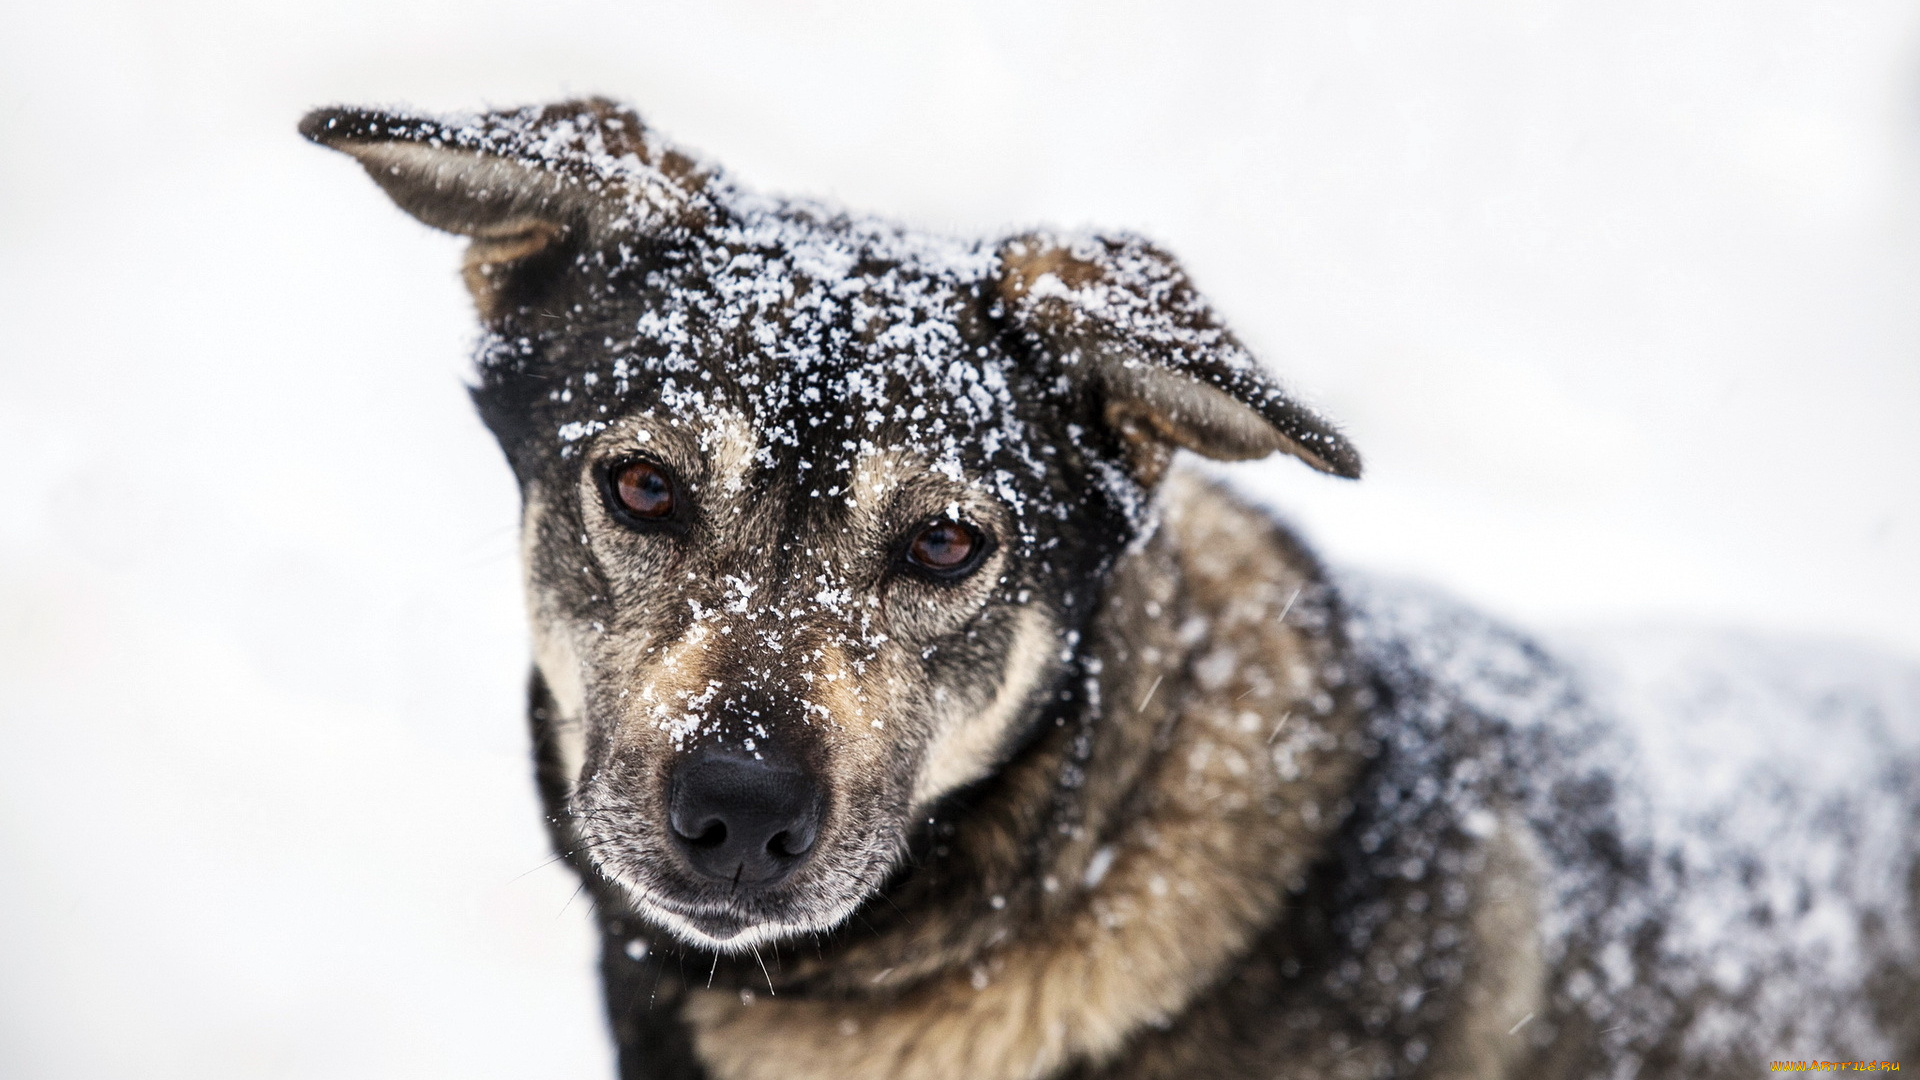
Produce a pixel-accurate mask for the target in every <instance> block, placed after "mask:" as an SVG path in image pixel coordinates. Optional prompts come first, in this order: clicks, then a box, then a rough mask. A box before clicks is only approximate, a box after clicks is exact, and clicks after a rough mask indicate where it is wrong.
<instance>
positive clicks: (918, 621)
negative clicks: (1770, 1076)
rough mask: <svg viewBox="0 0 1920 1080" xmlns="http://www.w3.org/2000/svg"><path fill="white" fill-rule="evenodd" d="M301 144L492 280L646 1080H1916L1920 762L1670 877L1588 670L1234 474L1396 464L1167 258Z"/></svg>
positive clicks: (646, 153) (546, 610)
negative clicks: (1355, 554) (1277, 503)
mask: <svg viewBox="0 0 1920 1080" xmlns="http://www.w3.org/2000/svg"><path fill="white" fill-rule="evenodd" d="M301 131H302V133H303V134H304V135H305V136H306V137H307V138H309V139H311V140H313V141H314V142H317V143H319V144H321V145H324V146H326V147H330V148H332V149H334V150H339V151H343V152H345V153H346V154H348V155H350V156H351V157H353V158H354V159H356V160H357V161H358V162H359V163H360V164H361V165H362V166H364V167H365V169H366V171H367V173H368V174H369V175H370V176H371V177H372V178H373V179H374V181H375V182H376V183H378V184H379V185H380V186H381V187H382V188H383V189H384V190H385V191H386V193H387V194H388V195H389V196H391V197H392V199H393V200H394V201H395V202H396V203H397V204H398V205H399V206H400V207H401V208H402V209H404V210H406V211H407V212H408V213H410V214H412V215H413V216H414V217H416V218H418V219H419V220H421V221H423V222H425V223H426V224H428V225H430V226H433V227H435V228H438V229H442V230H446V231H449V232H453V233H456V234H459V235H462V236H465V237H468V238H470V240H471V244H470V247H469V248H468V250H467V255H466V259H465V264H464V269H463V274H464V277H465V281H466V284H467V286H468V288H469V290H470V291H471V293H472V296H473V300H474V303H475V305H476V307H477V308H478V311H479V315H480V319H481V322H482V324H483V326H484V335H483V339H482V342H481V345H480V348H479V355H478V381H477V385H475V387H474V388H473V391H472V393H473V397H474V400H475V402H476V404H477V406H478V409H479V411H480V413H481V415H482V417H483V418H484V420H485V422H486V423H487V425H488V426H489V427H490V428H491V429H492V431H493V432H494V433H495V434H496V435H497V436H498V438H499V441H500V444H501V446H502V447H503V449H504V451H505V454H506V457H507V459H508V461H509V463H510V465H511V467H512V469H513V472H514V475H515V476H516V478H517V479H518V483H519V487H520V491H521V494H522V496H523V502H524V516H523V540H522V546H523V554H524V564H525V574H526V592H527V603H528V608H529V611H530V615H531V622H532V628H533V642H534V651H535V662H534V665H533V672H532V676H531V681H530V692H529V698H530V708H529V715H530V718H531V728H532V735H533V744H534V747H535V762H536V777H537V782H538V786H539V790H540V793H541V795H542V797H543V800H544V803H545V807H546V811H547V814H548V824H549V826H550V830H551V834H552V839H553V843H554V846H555V849H556V851H557V852H558V853H559V855H560V856H561V857H563V858H564V859H565V860H566V861H567V862H568V863H569V864H570V865H571V866H572V868H573V869H574V870H575V871H576V872H577V873H578V874H579V876H580V878H581V880H582V881H583V882H584V884H585V887H586V889H587V890H588V891H589V892H590V893H591V895H592V897H593V900H594V904H595V912H596V918H597V920H598V925H599V929H600V932H601V935H602V940H603V950H602V957H601V970H602V974H603V978H604V983H605V991H606V1005H607V1011H608V1018H609V1021H610V1024H611V1028H612V1031H613V1034H614V1038H615V1039H616V1041H617V1043H618V1046H619V1069H620V1075H621V1076H622V1077H624V1078H629V1080H638V1078H642V1077H649V1078H664V1077H673V1078H694V1077H701V1078H714V1080H763V1078H764V1080H774V1078H782V1080H814V1078H823V1080H824V1078H833V1080H854V1078H868V1077H873V1078H879V1077H901V1078H925V1080H1000V1078H1004V1080H1016V1078H1017V1080H1026V1078H1077V1080H1091V1078H1095V1077H1100V1078H1147V1077H1282V1078H1291V1077H1301V1078H1305V1077H1314V1078H1324V1077H1355V1078H1358V1077H1370V1078H1371V1077H1432V1078H1456V1077H1457V1078H1489V1077H1621V1078H1625V1077H1631V1076H1636V1075H1637V1076H1642V1077H1680V1076H1686V1077H1733V1076H1750V1075H1753V1074H1754V1073H1755V1072H1756V1071H1758V1070H1760V1069H1762V1068H1763V1067H1765V1066H1764V1065H1763V1063H1764V1062H1769V1061H1778V1060H1780V1059H1783V1058H1790V1057H1795V1056H1798V1057H1801V1058H1825V1059H1830V1060H1831V1059H1845V1060H1868V1059H1873V1060H1876V1061H1877V1060H1888V1061H1892V1060H1897V1059H1898V1058H1899V1057H1901V1056H1905V1057H1906V1058H1907V1059H1908V1060H1910V1061H1911V1060H1913V1059H1914V1058H1915V1057H1917V1056H1920V963H1917V962H1916V956H1920V949H1917V948H1916V941H1917V940H1920V919H1917V918H1916V912H1920V861H1917V860H1916V858H1915V852H1916V845H1915V841H1914V837H1915V836H1916V834H1920V829H1916V828H1915V826H1916V824H1920V812H1917V811H1916V809H1915V807H1916V805H1920V799H1916V798H1915V792H1916V791H1917V790H1920V784H1917V783H1916V781H1915V775H1916V774H1915V770H1914V766H1913V763H1912V760H1911V758H1910V757H1905V756H1901V755H1898V754H1893V753H1891V752H1889V753H1888V754H1887V755H1885V756H1883V757H1882V758H1881V760H1880V762H1879V765H1878V766H1877V767H1876V770H1875V771H1873V772H1872V773H1870V774H1864V773H1863V774H1860V775H1858V776H1856V777H1855V781H1856V782H1855V783H1854V784H1853V786H1852V789H1851V790H1850V791H1847V792H1843V793H1842V794H1841V795H1840V796H1836V797H1835V798H1837V799H1838V801H1834V799H1827V800H1826V801H1819V800H1817V799H1814V797H1812V796H1808V797H1807V799H1799V797H1798V796H1792V795H1781V796H1779V797H1777V798H1772V799H1770V800H1769V801H1766V802H1765V803H1763V804H1760V805H1762V806H1763V808H1770V809H1767V811H1766V813H1770V814H1773V815H1774V816H1773V817H1768V816H1766V814H1760V815H1759V816H1758V817H1752V815H1751V814H1749V812H1748V811H1750V810H1752V807H1748V808H1747V809H1746V810H1740V809H1738V807H1737V806H1736V811H1737V812H1735V813H1734V815H1733V816H1732V817H1731V818H1730V817H1728V816H1727V815H1725V814H1721V815H1720V816H1714V814H1712V813H1708V814H1705V816H1701V817H1697V818H1687V819H1686V820H1688V821H1698V822H1704V824H1701V825H1700V826H1699V827H1698V828H1695V829H1693V830H1692V831H1691V832H1688V833H1686V834H1685V835H1681V836H1679V837H1678V838H1677V839H1676V838H1675V837H1674V836H1669V835H1666V834H1665V833H1663V831H1662V830H1663V829H1664V830H1667V831H1668V832H1671V829H1669V828H1668V826H1670V825H1671V824H1672V823H1673V822H1674V821H1677V820H1679V819H1677V818H1672V817H1662V816H1661V811H1660V810H1659V809H1658V808H1657V807H1649V806H1647V805H1644V800H1643V799H1641V798H1640V796H1639V795H1638V794H1636V792H1637V791H1638V789H1637V788H1636V787H1635V785H1634V775H1635V771H1636V768H1638V767H1637V766H1636V765H1635V764H1634V758H1633V755H1634V753H1635V752H1636V751H1635V749H1634V747H1633V746H1632V745H1630V741H1629V740H1627V739H1626V737H1625V736H1624V735H1622V734H1621V731H1620V729H1619V727H1618V725H1616V724H1613V723H1611V722H1610V720H1609V717H1608V715H1607V714H1606V711H1605V710H1604V709H1602V708H1600V707H1598V706H1597V705H1595V704H1594V703H1593V702H1592V701H1590V700H1589V698H1588V697H1587V695H1586V694H1585V692H1584V691H1583V689H1582V685H1581V684H1580V682H1579V681H1578V679H1576V678H1575V677H1574V675H1573V674H1572V673H1571V672H1570V670H1569V669H1568V668H1567V667H1566V665H1564V664H1562V663H1561V662H1559V661H1557V660H1555V659H1554V658H1553V657H1551V656H1550V655H1549V654H1547V653H1546V652H1545V651H1543V650H1542V649H1541V648H1540V647H1539V646H1538V645H1537V644H1535V643H1534V642H1532V641H1531V640H1529V639H1528V638H1526V637H1525V636H1523V635H1519V634H1516V633H1514V632H1512V631H1509V630H1506V629H1503V628H1502V627H1500V626H1498V625H1497V624H1494V623H1492V622H1490V621H1488V620H1486V619H1483V618H1481V617H1480V616H1477V615H1475V614H1473V613H1472V612H1471V611H1468V610H1466V609H1464V608H1461V607H1459V606H1457V605H1453V604H1451V603H1450V602H1447V601H1444V600H1443V599H1439V598H1436V597H1432V596H1426V595H1424V594H1420V593H1418V592H1407V591H1406V590H1400V591H1398V592H1396V591H1395V590H1394V589H1393V588H1390V587H1387V586H1383V585H1380V584H1378V583H1369V582H1366V581H1363V580H1360V579H1354V580H1347V579H1342V578H1336V577H1334V576H1332V575H1330V574H1329V572H1328V571H1327V570H1325V569H1324V568H1323V567H1322V566H1321V565H1320V563H1319V562H1317V561H1316V559H1315V557H1314V556H1313V555H1312V554H1311V553H1310V552H1309V551H1308V550H1307V548H1306V546H1305V545H1304V544H1303V543H1302V542H1301V541H1300V540H1299V539H1298V538H1297V537H1296V536H1294V535H1293V534H1292V533H1291V532H1290V531H1288V530H1287V529H1286V528H1285V527H1283V526H1282V525H1281V524H1279V523H1277V522H1276V521H1275V520H1273V519H1272V518H1271V517H1270V516H1269V515H1267V514H1266V513H1263V512H1261V511H1259V510H1257V509H1254V508H1253V507H1251V506H1249V505H1248V504H1247V503H1245V502H1244V501H1243V500H1241V499H1240V498H1238V497H1237V496H1235V495H1234V494H1233V493H1232V492H1231V491H1230V490H1229V489H1228V488H1226V487H1223V486H1222V485H1221V484H1220V483H1218V482H1217V481H1215V480H1212V479H1209V478H1208V477H1207V476H1206V475H1204V473H1203V471H1202V470H1200V469H1198V468H1196V467H1194V466H1192V465H1190V464H1189V463H1188V462H1190V461H1191V460H1195V459H1214V460H1219V461H1234V460H1248V459H1254V458H1260V457H1265V456H1268V455H1271V454H1276V453H1277V454H1285V455H1291V456H1292V457H1294V458H1297V459H1299V460H1300V461H1302V462H1304V463H1305V464H1306V465H1308V466H1310V467H1312V468H1314V469H1318V470H1320V471H1322V472H1326V473H1331V474H1334V475H1336V476H1342V477H1349V478H1357V477H1358V476H1359V474H1360V458H1359V455H1358V454H1357V452H1356V451H1355V450H1354V448H1353V447H1352V446H1351V445H1350V443H1349V442H1348V441H1347V439H1346V438H1345V437H1344V436H1343V435H1342V434H1341V433H1340V432H1339V431H1338V430H1337V429H1336V428H1335V427H1334V426H1332V425H1331V424H1330V423H1328V422H1327V421H1325V420H1324V419H1322V418H1321V417H1320V416H1319V415H1317V414H1316V413H1315V412H1313V411H1312V410H1310V409H1308V408H1306V407H1305V406H1303V405H1302V404H1300V403H1299V402H1298V401H1296V400H1295V399H1294V397H1292V396H1290V395H1289V394H1288V393H1287V392H1286V391H1285V390H1284V389H1283V388H1282V387H1281V385H1280V384H1279V383H1277V382H1276V381H1275V380H1274V379H1273V377H1272V376H1270V375H1269V374H1268V373H1267V371H1266V370H1265V369H1264V368H1263V367H1262V366H1261V365H1260V364H1259V363H1257V362H1256V361H1255V360H1254V358H1253V357H1252V356H1250V355H1249V354H1248V352H1247V350H1246V349H1245V348H1244V347H1243V346H1242V345H1241V343H1240V342H1239V340H1238V339H1237V338H1236V337H1235V336H1234V335H1233V334H1232V333H1231V332H1230V331H1229V330H1228V329H1227V327H1226V326H1225V325H1224V323H1223V322H1222V321H1221V319H1220V318H1219V316H1218V315H1217V314H1216V313H1215V312H1214V310H1213V309H1212V308H1211V307H1210V306H1209V305H1208V303H1207V302H1206V301H1205V299H1204V298H1203V297H1202V296H1201V295H1200V294H1199V293H1198V292H1197V291H1196V289H1195V288H1194V286H1193V284H1192V282H1191V281H1190V280H1189V278H1188V276H1187V275H1186V273H1185V272H1184V271H1183V270H1182V269H1181V267H1180V266H1179V264H1178V263H1177V262H1175V260H1174V259H1173V258H1172V257H1171V256H1169V255H1168V254H1167V253H1166V252H1164V251H1162V250H1161V249H1159V248H1157V247H1155V246H1153V245H1152V244H1150V243H1148V242H1146V241H1144V240H1141V239H1139V238H1137V237H1133V236H1128V235H1082V234H1062V233H1054V232H1046V231H1037V232H1029V233H1024V234H1021V235H1016V236H1012V237H1009V238H1006V239H1002V240H997V241H991V242H989V241H985V240H977V239H948V238H941V237H934V236H927V235H922V234H920V233H917V232H913V231H910V230H907V229H904V228H901V227H898V226H895V225H893V224H891V223H888V222H884V221H879V220H875V219H872V218H868V217H862V216H857V215H850V214H847V213H844V212H842V211H840V210H837V209H835V208H832V207H829V206H825V205H821V204H816V203H812V202H806V201H798V200H788V199H775V198H770V197H766V196H762V195H759V194H756V193H754V192H752V191H750V190H748V189H746V188H744V187H742V186H740V185H738V184H736V183H735V182H734V181H733V180H732V179H730V178H729V177H728V176H726V175H725V174H724V173H722V172H721V171H719V170H718V169H716V168H714V167H712V166H710V165H708V164H706V163H704V162H702V161H700V160H699V159H698V158H696V157H694V156H692V155H690V154H688V153H686V152H684V151H682V150H680V149H677V148H675V147H673V146H672V145H670V144H668V143H667V142H665V141H664V140H662V139H661V138H660V137H659V136H658V135H657V134H656V133H654V132H653V131H652V130H651V129H649V128H647V127H646V126H644V125H643V124H642V123H641V121H640V119H639V118H638V117H637V116H635V115H634V114H633V113H632V112H629V111H627V110H625V109H624V108H622V107H620V106H618V105H616V104H614V103H612V102H609V101H606V100H601V99H591V100H580V101H569V102H563V103H560V104H556V105H551V106H547V107H537V108H526V109H517V110H502V111H494V112H487V113H483V114H476V115H468V116H456V117H430V116H418V115H406V114H399V113H393V112H382V111H374V110H364V109H353V108H329V109H322V110H318V111H315V112H313V113H311V114H309V115H308V116H307V117H306V118H305V120H304V121H303V122H302V124H301ZM1180 451H1186V452H1188V454H1189V455H1192V457H1190V458H1189V457H1183V458H1182V459H1181V460H1179V461H1176V460H1175V459H1176V455H1177V454H1178V452H1180ZM1776 764H1780V763H1776ZM1787 764H1789V765H1790V763H1787ZM1788 771H1791V768H1789V770H1788ZM1768 775H1772V774H1768ZM1823 798H1824V797H1823ZM1797 799H1799V801H1796V800H1797ZM1810 800H1811V801H1810ZM1749 818H1751V820H1749ZM1743 822H1745V823H1747V824H1755V823H1758V824H1765V823H1767V822H1776V824H1777V827H1778V829H1780V830H1787V831H1792V830H1796V829H1797V830H1800V833H1804V834H1805V835H1806V836H1808V837H1812V838H1813V839H1812V840H1810V841H1809V842H1807V843H1804V844H1793V845H1786V846H1785V847H1780V846H1778V845H1775V844H1773V842H1772V841H1774V840H1776V839H1780V838H1781V837H1783V836H1785V833H1784V832H1766V831H1764V830H1763V832H1762V833H1761V834H1760V835H1757V836H1756V835H1752V834H1751V833H1750V830H1749V831H1744V832H1743V831H1742V830H1741V829H1740V828H1737V827H1736V826H1739V825H1741V824H1742V823H1743ZM1772 828H1774V826H1768V829H1772ZM1796 835H1799V834H1798V833H1796ZM1716 922H1717V924H1718V925H1714V924H1715V923H1716ZM1703 927H1704V928H1705V929H1703Z"/></svg>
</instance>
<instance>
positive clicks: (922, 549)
mask: <svg viewBox="0 0 1920 1080" xmlns="http://www.w3.org/2000/svg"><path fill="white" fill-rule="evenodd" d="M982 547H983V541H982V538H981V536H980V534H979V533H978V532H976V531H975V530H974V529H973V528H972V527H971V526H968V525H962V524H960V523H959V522H957V521H936V522H934V523H933V524H931V525H929V526H927V527H926V528H924V529H921V530H920V531H919V532H917V533H915V534H914V537H913V542H912V543H911V544H908V545H907V559H908V561H910V562H912V563H913V564H914V565H915V566H918V567H920V568H922V569H924V570H932V571H934V572H935V573H939V574H951V573H954V572H957V571H959V570H961V569H963V568H965V567H967V566H968V564H969V563H971V562H973V561H974V558H975V556H976V555H977V554H979V552H980V551H981V550H982Z"/></svg>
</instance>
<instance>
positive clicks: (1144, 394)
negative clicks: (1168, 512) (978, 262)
mask: <svg viewBox="0 0 1920 1080" xmlns="http://www.w3.org/2000/svg"><path fill="white" fill-rule="evenodd" d="M997 286H998V289H999V295H1000V300H1001V302H1002V304H1004V306H1005V307H1004V310H1005V312H1006V317H1007V319H1008V320H1009V321H1010V323H1011V324H1012V325H1013V327H1014V328H1015V329H1016V331H1017V332H1018V333H1020V334H1021V335H1022V336H1023V337H1024V338H1025V339H1026V341H1027V344H1028V346H1029V347H1030V348H1033V349H1037V350H1039V351H1040V352H1042V353H1044V354H1046V355H1047V356H1048V357H1049V358H1051V360H1052V361H1053V362H1055V363H1057V364H1059V365H1060V366H1061V369H1062V370H1063V371H1064V372H1065V373H1066V374H1067V376H1068V378H1070V379H1074V380H1077V381H1078V382H1079V383H1081V384H1082V385H1083V386H1084V387H1085V389H1086V390H1087V391H1088V392H1090V393H1092V394H1093V395H1094V396H1095V399H1096V402H1097V404H1098V408H1099V410H1100V413H1101V415H1102V416H1103V417H1104V418H1105V420H1106V422H1107V423H1108V424H1109V425H1111V426H1112V427H1113V429H1114V430H1115V431H1116V432H1118V433H1119V435H1120V437H1121V438H1122V440H1123V441H1124V444H1125V445H1126V447H1127V450H1128V453H1129V455H1130V457H1131V458H1132V463H1133V467H1134V472H1135V474H1136V475H1137V476H1138V477H1139V478H1140V480H1141V481H1142V482H1143V483H1146V484H1152V483H1153V482H1155V481H1156V480H1158V479H1159V477H1160V474H1161V473H1162V472H1163V471H1164V470H1165V469H1166V465H1167V462H1168V460H1169V459H1170V458H1171V456H1172V453H1173V450H1174V448H1175V447H1186V448H1187V449H1189V450H1192V451H1195V452H1196V453H1200V454H1204V455H1206V456H1207V457H1211V458H1218V459H1221V460H1223V461H1242V460H1246V459H1249V458H1258V457H1265V456H1266V455H1268V454H1271V453H1273V452H1274V451H1276V450H1278V451H1283V452H1285V453H1289V454H1292V455H1293V456H1294V457H1297V458H1299V459H1300V460H1302V461H1304V462H1306V463H1307V464H1309V465H1311V466H1313V467H1314V468H1316V469H1319V470H1320V471H1322V472H1328V473H1333V474H1334V475H1336V476H1345V477H1349V478H1357V477H1358V476H1359V475H1360V455H1359V452H1358V451H1356V450H1354V448H1353V446H1352V445H1351V444H1349V443H1348V442H1347V441H1346V439H1345V438H1343V437H1342V436H1341V435H1340V433H1339V432H1338V431H1335V430H1334V428H1333V426H1332V425H1331V424H1329V423H1328V422H1327V421H1325V420H1323V419H1321V418H1320V417H1319V416H1318V415H1316V414H1315V413H1314V412H1313V411H1312V410H1310V409H1308V408H1306V407H1305V406H1302V405H1300V404H1298V403H1296V402H1294V401H1293V400H1292V399H1290V398H1288V397H1287V395H1286V393H1285V392H1284V391H1282V390H1281V388H1280V386H1279V385H1278V384H1277V383H1275V382H1274V381H1273V379H1272V377H1271V376H1269V375H1268V374H1267V373H1266V372H1265V371H1264V370H1263V369H1262V368H1261V366H1260V364H1259V363H1258V362H1257V361H1256V360H1254V358H1253V357H1252V356H1250V355H1249V354H1248V353H1247V351H1246V349H1244V348H1243V347H1242V346H1241V345H1240V343H1239V342H1238V341H1237V340H1235V339H1234V337H1233V335H1232V334H1231V333H1229V332H1228V331H1227V329H1226V327H1224V326H1222V325H1221V324H1220V321H1219V320H1218V319H1217V318H1216V317H1215V316H1214V314H1213V311H1212V309H1211V308H1209V307H1208V306H1207V302H1206V300H1205V299H1203V298H1202V297H1201V296H1200V294H1199V293H1198V292H1196V291H1195V290H1194V288H1193V285H1192V283H1191V282H1189V281H1188V280H1187V276H1186V274H1185V273H1184V272H1182V271H1181V269H1180V267H1179V265H1178V264H1177V263H1175V262H1174V261H1173V258H1172V257H1171V256H1169V255H1167V254H1166V253H1165V252H1162V251H1160V250H1158V249H1156V248H1154V247H1153V246H1151V245H1149V244H1147V243H1145V242H1144V241H1141V240H1139V239H1136V238H1133V237H1117V238H1114V237H1084V238H1075V239H1061V238H1056V237H1050V236H1039V235H1028V236H1020V237H1015V238H1014V239H1011V240H1008V241H1007V242H1006V243H1004V244H1002V245H1001V248H1000V269H999V279H998V282H997Z"/></svg>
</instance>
